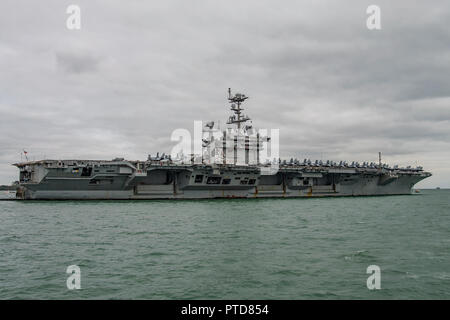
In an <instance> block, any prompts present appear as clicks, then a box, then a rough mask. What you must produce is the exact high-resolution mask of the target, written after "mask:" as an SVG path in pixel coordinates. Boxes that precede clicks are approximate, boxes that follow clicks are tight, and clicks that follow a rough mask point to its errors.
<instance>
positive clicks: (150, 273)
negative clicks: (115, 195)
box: [0, 190, 450, 299]
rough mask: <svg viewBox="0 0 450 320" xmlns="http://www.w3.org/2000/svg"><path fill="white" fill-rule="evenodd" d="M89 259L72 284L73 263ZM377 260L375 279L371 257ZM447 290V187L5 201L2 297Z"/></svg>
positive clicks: (0, 244)
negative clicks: (335, 194) (398, 192)
mask: <svg viewBox="0 0 450 320" xmlns="http://www.w3.org/2000/svg"><path fill="white" fill-rule="evenodd" d="M69 265H77V266H79V267H80V270H81V289H80V290H68V289H67V286H66V280H67V278H68V277H69V274H67V273H66V268H67V267H68V266H69ZM369 265H377V266H379V267H380V269H381V289H380V290H369V289H368V288H367V285H366V281H367V278H368V277H369V276H370V274H367V273H366V271H367V267H368V266H369ZM79 298H81V299H450V190H423V191H422V192H421V193H420V194H414V195H411V196H388V197H348V198H322V199H252V200H238V199H236V200H203V201H117V202H114V201H95V202H94V201H83V202H81V201H80V202H77V201H54V202H53V201H42V202H38V201H29V202H17V201H0V299H79Z"/></svg>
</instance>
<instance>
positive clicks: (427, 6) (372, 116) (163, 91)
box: [0, 0, 450, 188]
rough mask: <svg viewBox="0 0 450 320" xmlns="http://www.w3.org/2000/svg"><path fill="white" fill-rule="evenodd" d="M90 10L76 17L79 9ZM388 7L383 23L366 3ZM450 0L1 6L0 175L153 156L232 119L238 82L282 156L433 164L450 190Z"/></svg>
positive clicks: (7, 177) (439, 182)
mask: <svg viewBox="0 0 450 320" xmlns="http://www.w3.org/2000/svg"><path fill="white" fill-rule="evenodd" d="M70 4H77V5H79V6H80V8H81V30H68V29H67V27H66V20H67V18H68V16H69V15H68V14H66V8H67V6H68V5H70ZM370 4H376V5H378V6H379V7H380V8H381V27H382V29H381V30H368V29H367V27H366V19H367V17H368V15H367V14H366V9H367V7H368V6H369V5H370ZM449 49H450V3H449V2H448V0H447V1H439V0H438V1H408V0H404V1H403V0H402V1H392V0H390V1H380V0H374V1H364V0H363V1H361V0H355V1H347V0H346V1H343V0H342V1H318V0H313V1H299V0H296V1H287V0H283V1H277V0H270V1H267V0H263V1H262V0H254V1H244V0H240V1H233V0H231V1H206V0H205V1H199V0H197V1H187V0H182V1H167V0H164V1H162V0H161V1H137V0H134V1H111V0H108V1H106V0H105V1H93V0H89V1H81V0H72V1H62V0H57V1H56V0H55V1H32V0H29V1H20V0H19V1H18V0H12V1H5V0H2V1H1V3H0V184H2V183H4V184H7V183H10V182H11V181H13V180H17V177H18V170H17V169H16V168H15V167H12V166H11V163H14V162H17V161H20V152H21V151H22V150H23V149H25V150H27V151H28V152H29V157H30V158H31V159H36V160H37V159H40V158H43V157H46V158H52V159H63V158H85V159H86V158H87V159H112V158H114V157H125V158H127V159H133V160H135V159H142V160H144V159H146V158H147V154H148V153H152V154H154V153H156V151H161V152H166V153H168V152H170V150H171V148H172V147H173V146H174V145H175V143H173V142H170V136H171V133H172V131H173V130H174V129H176V128H186V129H189V130H192V129H193V121H194V120H217V119H222V120H226V118H227V117H228V115H229V109H228V105H227V102H226V95H227V88H228V87H231V88H233V89H234V90H235V91H240V92H243V93H245V94H247V95H248V96H250V99H249V100H248V101H247V102H246V111H245V112H246V113H248V114H249V115H250V116H251V118H252V119H253V124H254V125H255V127H260V128H279V129H280V144H281V146H280V149H281V150H280V153H281V156H282V157H286V158H290V157H291V156H293V157H298V158H301V159H303V158H305V157H307V158H311V159H331V160H347V161H360V162H362V161H377V158H378V151H382V152H383V160H384V162H387V163H389V164H392V165H393V164H399V165H405V166H406V165H413V166H416V165H422V166H423V167H424V168H425V169H426V170H429V171H431V172H432V173H433V177H431V178H429V179H426V180H425V181H423V182H421V183H420V184H418V187H423V188H424V187H436V186H441V187H450V165H449V163H450V126H449V123H450V50H449Z"/></svg>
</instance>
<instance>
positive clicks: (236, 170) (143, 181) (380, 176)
mask: <svg viewBox="0 0 450 320" xmlns="http://www.w3.org/2000/svg"><path fill="white" fill-rule="evenodd" d="M69 163H70V161H65V162H61V161H58V162H57V161H52V160H43V161H39V162H34V163H24V164H22V165H21V166H19V167H20V168H22V169H21V172H22V173H21V177H22V179H23V180H22V181H21V183H20V187H19V189H18V191H17V198H19V199H27V200H30V199H35V200H119V199H123V200H125V199H126V200H147V199H212V198H294V197H324V196H332V197H337V196H371V195H402V194H411V190H412V188H413V186H414V185H415V184H416V183H417V182H419V181H421V180H422V179H425V178H427V177H429V176H430V175H431V174H430V173H427V172H423V171H400V170H397V171H394V170H387V169H364V168H333V167H308V166H303V167H302V166H281V167H280V168H279V169H278V171H277V172H276V173H273V174H262V173H261V171H260V168H259V167H251V166H242V167H239V166H226V165H224V166H217V165H215V166H209V165H192V166H186V165H183V166H179V165H162V164H160V165H158V166H156V165H155V166H149V167H147V168H146V170H145V171H143V170H140V169H138V168H141V167H143V163H138V162H134V163H133V162H127V161H122V162H106V161H102V162H97V161H84V162H83V164H80V163H72V164H71V165H70V164H69ZM55 165H56V167H55Z"/></svg>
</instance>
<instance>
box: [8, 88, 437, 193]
mask: <svg viewBox="0 0 450 320" xmlns="http://www.w3.org/2000/svg"><path fill="white" fill-rule="evenodd" d="M247 99H248V97H247V96H245V95H243V94H239V93H237V94H234V95H232V94H231V90H229V92H228V101H229V103H230V109H231V111H232V112H233V114H232V115H231V116H230V117H229V119H228V121H227V122H226V125H227V127H226V128H221V127H220V125H218V124H216V123H215V122H213V121H210V122H207V123H206V124H205V125H204V126H203V129H202V135H201V151H200V153H197V154H196V153H188V154H186V153H184V154H183V153H180V154H178V156H177V157H172V156H169V155H166V154H161V155H160V154H159V153H157V154H156V156H150V155H149V156H148V158H147V160H143V161H129V160H125V159H124V158H115V159H113V160H80V159H74V160H70V159H69V160H39V161H26V162H20V163H16V164H14V165H15V166H16V167H18V168H19V171H20V176H19V186H18V189H17V193H16V197H17V198H18V199H24V200H30V199H36V200H38V199H42V200H56V199H58V200H69V199H70V200H84V199H92V200H93V199H97V200H102V199H105V200H106V199H107V200H116V199H129V200H139V199H208V198H266V197H274V198H291V197H323V196H369V195H401V194H411V191H412V188H413V186H414V185H415V184H416V183H417V182H419V181H421V180H423V179H425V178H427V177H429V176H431V173H429V172H425V171H424V170H423V168H422V167H414V168H413V167H411V166H408V167H406V168H403V167H401V168H400V167H398V166H392V167H391V166H389V165H387V164H383V163H382V162H381V155H380V159H379V161H378V163H373V162H371V163H369V162H363V163H362V164H360V163H358V162H355V161H353V162H351V163H348V162H346V161H340V162H335V161H330V160H327V161H319V160H315V161H312V160H310V159H304V160H298V159H292V158H291V159H290V160H281V159H279V158H277V157H276V158H274V157H273V154H274V152H273V151H274V150H273V148H270V146H271V144H270V143H269V142H270V141H271V138H273V137H270V136H269V135H268V134H266V133H265V132H264V133H263V134H262V133H261V131H258V130H256V129H254V128H253V125H252V123H251V119H250V117H249V116H247V115H245V114H243V109H242V107H241V106H242V103H243V102H245V100H247ZM268 148H269V149H271V150H270V151H271V155H270V156H268V152H269V150H268ZM194 150H195V148H194Z"/></svg>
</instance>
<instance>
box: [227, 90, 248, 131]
mask: <svg viewBox="0 0 450 320" xmlns="http://www.w3.org/2000/svg"><path fill="white" fill-rule="evenodd" d="M247 99H248V97H247V96H246V95H245V94H241V93H236V94H235V95H234V96H233V95H232V94H231V88H228V102H229V103H231V111H233V112H234V115H232V116H230V117H229V118H228V121H227V124H236V125H237V128H238V130H239V129H240V128H241V123H242V122H246V121H248V120H250V118H249V117H248V116H246V115H242V111H243V110H244V109H242V108H241V103H242V102H244V101H245V100H247Z"/></svg>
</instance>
